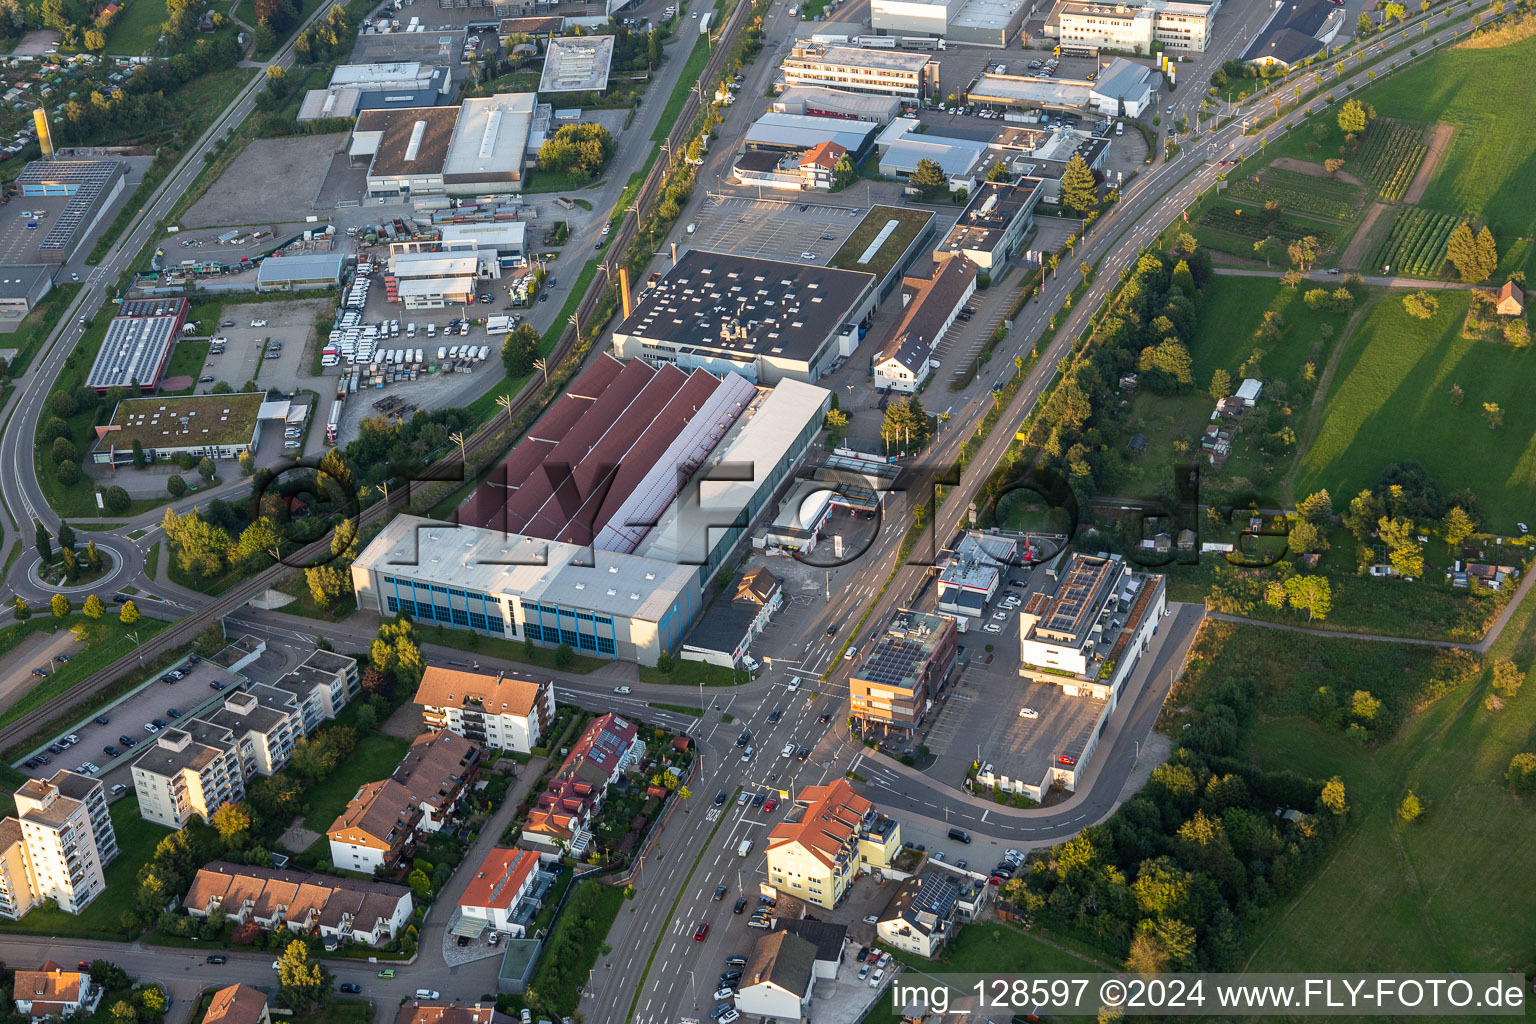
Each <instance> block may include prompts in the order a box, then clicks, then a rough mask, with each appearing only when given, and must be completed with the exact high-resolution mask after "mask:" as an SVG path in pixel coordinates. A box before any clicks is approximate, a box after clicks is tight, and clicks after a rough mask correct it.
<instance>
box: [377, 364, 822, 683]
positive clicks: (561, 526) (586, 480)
mask: <svg viewBox="0 0 1536 1024" xmlns="http://www.w3.org/2000/svg"><path fill="white" fill-rule="evenodd" d="M830 400H831V393H830V392H828V391H826V390H825V389H823V388H818V387H814V386H811V385H806V384H800V383H798V382H794V381H788V382H785V383H784V384H782V385H780V386H779V387H777V388H774V389H772V390H768V389H762V388H755V387H753V386H752V385H751V384H750V383H749V382H747V381H746V380H745V379H744V378H742V377H740V376H738V375H735V374H726V375H724V376H723V377H717V376H715V375H713V374H710V373H708V372H705V371H703V370H695V371H693V372H691V373H685V372H683V371H682V370H679V369H678V368H677V367H675V366H667V367H663V368H661V369H659V370H658V369H654V368H652V367H651V366H650V365H648V364H646V363H644V362H641V361H639V360H633V361H630V362H627V363H626V362H621V361H619V360H618V359H614V358H613V357H611V356H601V357H599V358H598V359H597V360H596V361H595V362H594V363H593V364H592V366H591V367H590V368H589V369H588V370H586V372H584V373H583V374H582V375H581V377H579V378H578V379H577V380H576V381H575V383H574V384H573V385H572V386H571V388H570V390H569V391H568V392H567V393H566V394H565V395H564V396H562V398H561V399H560V401H559V402H557V403H556V404H555V405H554V407H553V408H551V410H550V411H549V413H547V414H546V415H545V416H544V417H543V419H541V420H540V421H539V422H538V423H537V424H535V425H534V427H533V428H532V429H531V430H530V431H529V432H528V434H527V435H526V436H525V437H524V439H523V440H522V441H521V442H519V443H518V445H517V446H516V447H515V448H513V450H512V452H511V453H510V454H509V455H508V457H507V459H506V461H505V462H504V463H503V464H502V466H500V467H499V468H498V469H497V470H496V472H494V473H493V474H492V475H491V478H490V479H489V480H487V481H486V482H485V483H484V484H482V485H481V486H480V488H479V489H478V490H477V491H476V492H475V494H474V495H473V496H472V497H471V498H470V500H469V501H467V502H466V503H465V505H464V506H463V507H462V508H461V509H460V511H459V515H458V520H459V523H460V524H461V525H459V526H443V525H440V524H431V523H429V522H428V521H426V520H420V519H415V518H413V517H409V516H401V517H397V518H396V519H395V520H394V522H392V523H391V524H390V526H389V527H387V528H386V529H385V531H384V532H383V533H381V534H380V535H379V536H378V537H377V538H375V539H374V540H373V542H372V543H370V544H369V545H368V547H367V549H366V550H364V551H363V553H362V555H361V556H359V558H358V559H357V561H356V562H354V563H353V567H352V578H353V587H354V589H355V590H356V592H357V596H358V603H359V606H360V607H364V608H368V609H370V610H373V611H377V612H379V613H380V614H384V615H390V614H394V613H397V612H401V611H404V612H406V613H408V614H412V615H414V616H415V617H416V618H417V619H427V620H430V621H436V622H439V623H441V624H443V625H447V626H457V627H468V628H470V629H474V630H479V631H484V632H488V633H492V634H495V635H498V636H505V637H508V638H510V639H522V638H523V637H527V638H529V639H531V640H532V641H533V642H534V643H536V644H541V645H544V646H551V647H553V646H557V645H559V644H561V643H567V644H570V646H571V647H573V648H575V649H576V650H578V651H582V652H585V653H588V654H592V655H595V656H598V657H610V658H616V659H624V660H634V661H639V662H641V663H642V664H648V665H653V664H655V663H656V659H657V657H658V656H659V655H660V654H661V652H662V651H668V652H672V651H675V650H676V649H677V647H678V645H679V643H680V642H681V640H682V637H683V636H684V635H685V634H686V633H687V631H688V629H689V627H690V626H691V625H692V624H693V621H694V619H695V618H696V617H697V616H698V615H699V613H700V612H701V610H702V609H701V601H700V594H701V592H702V588H703V586H704V585H705V583H706V582H707V581H708V579H709V578H710V577H711V576H712V575H713V574H714V573H715V572H716V571H717V570H718V569H719V568H720V566H721V565H722V564H724V563H725V562H726V561H727V559H728V558H729V557H730V556H731V554H732V552H733V551H734V550H735V548H736V547H737V546H738V545H739V543H740V542H741V540H742V539H743V538H744V537H745V536H746V526H747V525H748V524H749V523H750V522H751V520H752V519H753V518H754V517H755V516H756V515H757V514H758V513H759V512H760V511H761V510H762V509H763V508H765V507H767V506H768V505H769V504H770V503H771V501H772V499H773V497H774V495H775V493H776V492H777V490H778V489H779V487H780V485H781V484H782V483H783V482H784V481H785V480H787V479H788V478H789V476H790V474H791V473H792V471H793V469H794V467H795V465H796V464H797V463H798V462H799V461H800V459H801V458H802V457H803V456H804V455H805V452H806V451H807V450H808V449H809V447H810V444H811V441H812V440H813V439H814V438H815V437H816V435H817V433H818V432H819V431H820V429H821V422H822V418H823V416H824V415H825V413H826V409H827V408H828V407H829V405H830ZM743 465H748V466H750V469H751V472H750V473H748V474H742V473H740V472H737V471H736V470H738V469H739V468H740V467H741V466H743ZM717 466H726V467H729V468H730V473H729V476H730V478H729V479H718V480H717V479H714V476H715V475H722V476H723V475H724V474H721V473H720V471H719V470H716V469H714V468H713V467H717ZM743 475H746V476H748V477H749V479H745V480H743V479H740V477H741V476H743Z"/></svg>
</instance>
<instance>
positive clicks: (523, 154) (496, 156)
mask: <svg viewBox="0 0 1536 1024" xmlns="http://www.w3.org/2000/svg"><path fill="white" fill-rule="evenodd" d="M537 102H538V97H536V96H535V95H534V94H533V93H531V92H518V93H505V92H503V93H497V94H496V95H494V96H485V97H480V98H475V99H467V100H465V101H464V102H463V103H462V104H461V105H460V106H459V116H458V121H457V123H456V124H455V125H454V129H453V138H452V139H451V140H450V141H449V143H448V153H447V156H446V157H445V158H444V161H443V186H444V188H445V189H446V190H447V191H448V192H449V193H450V194H452V195H483V194H486V193H497V192H521V191H522V190H523V185H524V183H525V181H526V173H525V171H524V164H525V162H526V160H527V154H528V134H529V131H530V130H531V129H532V127H533V112H534V107H535V106H536V105H537Z"/></svg>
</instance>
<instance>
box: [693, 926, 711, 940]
mask: <svg viewBox="0 0 1536 1024" xmlns="http://www.w3.org/2000/svg"><path fill="white" fill-rule="evenodd" d="M707 935H709V924H708V922H706V923H704V924H701V925H699V926H698V927H697V928H695V929H694V930H693V941H694V942H703V941H704V939H705V937H706V936H707Z"/></svg>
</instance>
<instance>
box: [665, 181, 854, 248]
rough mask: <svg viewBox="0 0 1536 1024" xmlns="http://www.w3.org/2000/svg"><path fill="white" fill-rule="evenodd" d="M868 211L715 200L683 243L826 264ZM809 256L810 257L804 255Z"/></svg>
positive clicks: (767, 201) (810, 204) (780, 201)
mask: <svg viewBox="0 0 1536 1024" xmlns="http://www.w3.org/2000/svg"><path fill="white" fill-rule="evenodd" d="M865 209H866V208H865V207H857V206H842V205H838V204H832V203H818V202H815V201H812V202H798V201H796V202H791V201H788V200H783V199H774V198H771V197H765V198H762V199H747V198H730V199H726V198H718V197H715V196H711V197H710V198H709V199H707V200H706V201H705V203H704V205H703V207H702V208H701V209H700V210H699V213H698V214H697V216H696V219H695V220H694V225H695V228H694V232H693V234H691V235H689V234H684V235H682V236H680V241H681V242H682V244H684V245H687V246H691V247H693V248H698V249H714V250H723V251H725V252H734V253H739V254H741V255H743V256H758V257H761V258H763V259H779V260H792V261H794V262H797V263H798V262H802V261H803V262H808V263H810V262H814V263H820V264H823V265H824V264H825V263H826V261H827V260H828V259H830V258H831V256H832V254H833V253H834V252H836V251H837V250H838V247H839V246H841V245H842V244H843V242H844V241H845V240H846V239H847V238H848V236H849V235H850V234H852V233H853V229H854V228H856V227H858V224H859V221H860V219H861V218H862V217H863V216H864V213H865ZM803 253H810V254H812V255H810V256H804V257H802V254H803Z"/></svg>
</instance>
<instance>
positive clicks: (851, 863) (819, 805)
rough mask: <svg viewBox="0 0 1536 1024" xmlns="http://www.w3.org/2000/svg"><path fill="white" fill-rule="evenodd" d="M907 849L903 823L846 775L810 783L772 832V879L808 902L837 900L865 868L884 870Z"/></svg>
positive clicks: (769, 850) (828, 905)
mask: <svg viewBox="0 0 1536 1024" xmlns="http://www.w3.org/2000/svg"><path fill="white" fill-rule="evenodd" d="M900 850H901V826H900V825H898V824H897V823H896V822H894V821H892V820H891V819H890V818H887V817H885V816H884V815H882V814H881V813H880V812H879V811H877V810H875V806H874V804H872V803H870V802H869V801H868V800H866V799H864V797H862V796H860V795H859V794H858V793H856V792H854V790H853V787H852V786H851V785H849V784H848V781H847V780H846V779H834V780H833V781H832V782H830V783H828V784H827V785H824V786H806V787H805V788H804V789H802V790H801V791H800V795H799V797H798V798H797V799H796V800H795V806H794V807H793V808H792V809H791V810H790V812H789V814H788V816H787V817H786V819H785V820H784V821H782V822H780V823H779V824H778V825H775V826H774V827H773V830H772V831H771V832H769V833H768V844H767V854H768V881H769V883H770V884H772V885H773V887H774V888H775V889H778V890H779V891H780V892H785V893H789V894H791V895H794V896H797V897H799V898H800V899H802V900H804V901H806V902H807V903H814V904H816V905H817V906H820V907H825V908H827V909H828V910H830V909H832V908H833V907H835V906H837V904H838V901H839V900H841V899H842V897H843V894H844V893H845V892H847V891H848V887H849V886H850V885H852V884H853V880H854V878H855V877H857V876H858V874H859V872H860V871H869V872H872V873H873V872H877V871H883V870H884V869H885V868H887V867H889V866H890V863H891V861H892V859H894V858H895V856H896V854H897V853H898V852H899V851H900Z"/></svg>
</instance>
